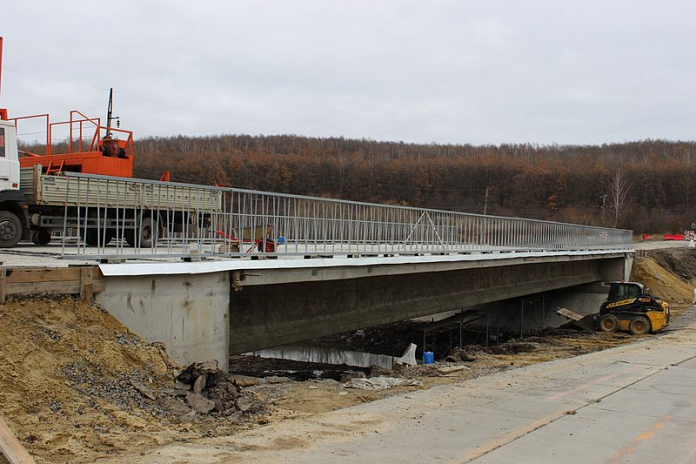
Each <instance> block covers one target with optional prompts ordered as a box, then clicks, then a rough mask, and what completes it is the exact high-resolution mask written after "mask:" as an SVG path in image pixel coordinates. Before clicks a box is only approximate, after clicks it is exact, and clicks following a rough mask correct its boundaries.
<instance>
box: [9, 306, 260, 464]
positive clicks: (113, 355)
mask: <svg viewBox="0 0 696 464" xmlns="http://www.w3.org/2000/svg"><path fill="white" fill-rule="evenodd" d="M0 340H2V345H1V347H0V366H2V367H1V368H0V404H2V412H1V414H2V417H3V418H4V419H5V421H6V422H7V423H8V425H9V426H10V428H11V429H12V430H13V432H14V433H15V435H16V436H17V438H18V439H19V440H20V442H22V443H23V444H24V446H25V447H26V448H27V450H28V451H29V453H30V454H31V455H32V456H34V457H35V459H36V461H37V462H39V463H42V462H51V463H53V462H92V461H93V460H94V459H95V458H96V457H98V456H104V455H109V454H113V453H118V452H121V451H125V450H132V449H134V448H135V449H138V448H148V447H152V446H157V445H161V444H163V443H167V442H171V441H174V440H180V439H192V438H200V437H202V436H212V435H222V434H229V433H231V432H233V431H234V430H235V429H236V428H238V427H239V425H238V424H239V423H240V422H241V421H240V419H241V418H240V414H243V413H244V411H242V412H241V413H240V411H239V410H238V409H235V410H231V409H234V408H235V406H234V405H235V404H236V402H237V401H238V399H239V398H246V399H244V400H242V401H241V403H240V405H242V408H243V409H245V411H247V412H249V413H252V412H259V409H260V408H259V407H258V405H257V404H256V403H257V402H256V400H255V399H254V398H250V397H249V396H250V394H248V393H243V392H242V391H241V389H240V388H239V387H238V386H236V385H234V384H233V383H231V382H229V381H228V379H226V378H225V375H226V374H225V375H223V374H222V373H219V372H215V371H214V370H213V371H209V372H211V373H212V375H211V376H210V381H209V382H204V383H203V384H202V385H201V382H199V386H200V390H199V392H198V393H199V395H198V396H201V395H203V396H206V397H207V398H209V399H208V401H211V402H213V408H212V410H209V411H206V412H209V414H204V413H202V412H200V411H198V412H196V411H195V410H194V409H195V408H194V404H193V402H190V403H189V402H188V401H187V398H186V397H187V395H188V396H189V397H190V396H192V395H193V393H194V392H192V391H186V390H192V389H193V388H192V387H191V386H187V385H186V384H184V383H182V382H176V381H175V374H179V373H180V370H181V366H177V365H175V364H174V363H172V361H171V360H170V359H169V357H168V356H167V354H166V353H165V351H164V347H163V346H162V345H161V344H156V343H155V344H149V343H146V342H144V341H143V340H141V339H140V338H139V337H138V336H136V335H135V334H133V333H131V332H129V331H128V329H126V328H125V327H124V326H123V325H122V324H120V323H119V322H118V321H117V320H116V319H115V318H114V317H112V316H110V315H109V314H106V313H104V312H102V311H100V310H99V309H98V308H96V307H93V306H90V305H87V304H86V303H84V302H81V301H77V300H74V299H72V298H60V299H50V298H41V299H22V300H17V301H10V302H8V303H6V304H4V305H0ZM193 380H194V382H195V379H193ZM206 380H207V379H206ZM206 383H207V384H208V385H206ZM223 389H224V391H223ZM182 390H183V393H181V396H179V395H180V393H178V392H181V391H182ZM195 399H199V398H195ZM217 406H219V407H220V409H223V410H224V411H223V412H218V411H216V410H215V408H216V407H217ZM235 412H236V413H237V414H235ZM1 459H2V458H1V455H0V462H2V461H1Z"/></svg>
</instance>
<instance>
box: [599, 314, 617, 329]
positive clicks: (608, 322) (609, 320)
mask: <svg viewBox="0 0 696 464" xmlns="http://www.w3.org/2000/svg"><path fill="white" fill-rule="evenodd" d="M618 327H619V320H618V319H617V318H616V316H614V315H613V314H605V315H604V316H602V317H601V318H600V319H599V328H600V329H601V330H602V332H616V329H617V328H618Z"/></svg>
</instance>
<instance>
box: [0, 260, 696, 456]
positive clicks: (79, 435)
mask: <svg viewBox="0 0 696 464" xmlns="http://www.w3.org/2000/svg"><path fill="white" fill-rule="evenodd" d="M633 278H634V280H639V281H642V282H644V283H645V284H646V285H648V286H649V287H650V288H651V289H652V292H653V293H654V294H656V295H659V296H662V297H664V298H665V299H666V300H668V301H669V302H670V304H671V307H672V310H673V322H672V325H671V326H670V331H669V333H674V332H675V331H679V330H680V327H681V326H682V325H683V324H690V323H691V322H694V320H696V313H695V311H694V308H693V307H692V306H691V303H692V298H693V279H694V278H696V251H694V250H693V249H687V248H683V249H673V250H659V251H654V252H650V253H649V255H648V256H645V257H640V258H637V259H636V265H635V269H634V276H633ZM659 336H661V335H658V337H659ZM0 340H1V342H0V343H1V345H0V404H2V413H1V415H2V417H3V418H4V419H5V421H6V422H7V424H8V425H9V427H10V428H11V429H12V431H13V433H14V434H15V436H16V437H17V438H18V439H19V441H20V442H21V443H22V444H23V445H24V447H25V448H26V449H27V450H28V451H29V453H30V454H31V455H32V456H33V457H34V458H35V459H36V461H37V462H39V463H53V462H74V463H82V462H95V461H97V462H98V461H101V460H105V461H109V462H118V461H119V456H123V457H124V458H125V457H126V456H129V459H131V460H132V459H133V458H132V456H133V455H134V453H135V455H136V456H137V455H138V454H140V453H141V454H143V455H145V454H149V453H151V452H153V450H156V449H159V448H161V447H163V446H164V445H167V444H172V443H190V442H196V441H197V440H201V439H210V438H212V437H221V436H234V435H235V434H239V433H243V431H248V430H250V429H255V430H260V431H262V430H263V428H264V427H265V426H267V425H268V424H273V423H278V422H281V421H292V420H295V419H298V418H303V417H308V416H312V415H317V414H321V413H325V412H328V411H333V410H337V409H341V408H346V407H350V406H355V405H360V404H363V403H368V402H371V401H375V400H379V399H382V398H386V397H391V396H396V395H404V394H408V392H413V391H416V390H423V389H429V388H432V387H435V386H438V385H444V384H454V383H456V384H460V383H462V382H466V381H467V380H468V379H473V378H478V377H482V376H486V375H488V374H492V373H497V372H501V371H508V370H511V369H516V368H519V367H522V366H528V365H531V364H536V363H541V362H545V361H551V360H557V359H562V358H568V357H573V356H577V355H581V354H585V353H589V352H593V351H597V350H603V349H606V348H611V347H616V346H618V345H622V344H627V343H632V342H636V341H637V340H639V338H636V337H633V336H630V335H628V334H624V333H612V334H605V333H599V332H582V331H571V330H561V331H549V332H546V333H540V334H535V335H534V336H530V337H526V338H525V339H517V340H512V341H508V342H507V344H504V345H499V346H497V347H496V348H494V349H491V348H485V347H483V346H467V347H466V354H467V355H468V356H470V357H471V358H473V361H470V362H464V361H461V362H436V363H435V364H431V365H419V366H415V367H408V368H404V369H402V370H399V371H384V370H379V369H375V370H373V371H371V372H368V375H370V374H371V375H373V376H375V377H378V376H382V377H384V378H391V379H398V380H399V381H398V382H393V383H400V384H401V385H395V386H392V387H391V388H385V389H383V390H376V389H372V390H369V389H363V388H351V385H350V384H349V383H347V382H341V381H340V380H335V379H312V380H306V381H296V380H290V379H288V378H287V377H284V376H275V377H266V378H253V377H246V376H237V377H229V378H227V377H224V378H223V377H222V376H221V375H220V374H213V373H209V374H208V375H209V377H208V378H209V379H210V378H213V377H214V378H215V379H216V382H217V383H218V387H219V386H220V385H224V386H225V389H226V390H225V391H226V392H227V391H228V390H229V392H228V393H229V395H231V396H230V397H228V398H222V399H219V397H216V399H217V400H216V401H217V402H216V404H215V409H213V410H210V411H206V412H202V411H201V410H199V409H196V408H194V407H193V406H190V404H189V405H187V403H186V401H184V400H183V398H184V397H186V395H187V394H188V393H187V392H186V391H185V390H186V389H188V388H192V389H193V390H194V391H195V388H196V387H195V386H191V385H189V386H186V385H183V384H182V382H181V381H179V382H178V383H177V382H176V381H175V375H177V374H179V373H180V372H181V371H182V370H183V369H184V367H185V366H178V365H175V364H174V363H173V362H172V361H171V360H170V359H169V358H168V356H167V355H166V352H165V351H164V348H163V347H162V346H160V345H158V344H156V343H155V344H149V343H146V342H144V341H143V340H141V339H140V338H139V337H138V336H137V335H136V334H132V333H130V332H129V331H128V330H127V329H126V328H125V327H123V326H122V325H121V324H120V323H119V322H118V321H116V320H115V319H114V318H113V317H111V316H110V315H108V314H106V313H104V312H102V311H101V310H100V309H99V308H97V307H93V306H89V305H87V304H85V303H83V302H80V301H77V300H74V299H72V298H64V297H59V296H57V297H55V298H30V299H20V300H15V301H8V302H7V303H6V304H4V305H0ZM233 364H234V363H233ZM211 372H212V371H211ZM210 376H213V377H210ZM223 380H224V381H225V382H227V381H228V380H229V381H230V382H233V383H234V387H233V386H232V383H224V382H223ZM343 380H347V379H343ZM209 383H210V382H209ZM378 387H379V386H378ZM199 389H200V387H199ZM189 393H190V392H189ZM182 405H183V407H182ZM203 409H204V410H206V409H207V408H203ZM192 411H193V413H192ZM0 462H2V458H0ZM129 462H130V461H129ZM133 462H135V461H133Z"/></svg>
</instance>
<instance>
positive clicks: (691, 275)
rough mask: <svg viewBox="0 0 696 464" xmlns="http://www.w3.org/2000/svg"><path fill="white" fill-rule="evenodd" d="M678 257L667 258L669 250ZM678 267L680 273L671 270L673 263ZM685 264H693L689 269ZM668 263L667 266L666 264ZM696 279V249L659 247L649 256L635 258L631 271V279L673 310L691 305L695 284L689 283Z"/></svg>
mask: <svg viewBox="0 0 696 464" xmlns="http://www.w3.org/2000/svg"><path fill="white" fill-rule="evenodd" d="M675 252H676V255H677V256H680V259H679V260H678V261H677V260H674V259H672V258H670V259H669V260H668V259H666V256H670V253H675ZM670 262H671V263H673V265H675V266H677V267H678V268H679V269H680V274H674V273H672V265H670ZM685 263H692V265H693V268H692V269H691V270H689V269H688V268H687V267H686V266H684V264H685ZM665 266H667V267H665ZM695 278H696V250H695V249H676V250H658V251H655V252H652V253H650V254H649V255H648V256H645V257H641V258H636V260H635V263H634V265H633V272H632V273H631V280H633V281H636V282H641V283H643V284H644V285H646V286H648V287H649V289H650V293H651V294H652V295H654V296H659V297H661V298H663V299H665V300H666V301H667V302H668V303H669V304H670V307H671V308H673V309H676V310H680V309H682V308H684V307H685V306H686V305H689V304H691V302H692V301H693V297H694V287H693V285H692V284H691V283H689V282H692V281H693V280H694V279H695Z"/></svg>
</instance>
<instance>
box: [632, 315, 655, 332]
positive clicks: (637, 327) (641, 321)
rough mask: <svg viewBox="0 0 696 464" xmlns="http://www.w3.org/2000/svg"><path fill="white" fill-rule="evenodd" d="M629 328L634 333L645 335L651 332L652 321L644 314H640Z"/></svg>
mask: <svg viewBox="0 0 696 464" xmlns="http://www.w3.org/2000/svg"><path fill="white" fill-rule="evenodd" d="M628 330H629V331H630V332H631V334H633V335H645V334H646V333H648V332H650V321H649V320H647V319H646V318H644V317H643V316H638V317H636V318H635V319H633V320H632V321H631V323H630V324H629V325H628Z"/></svg>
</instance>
